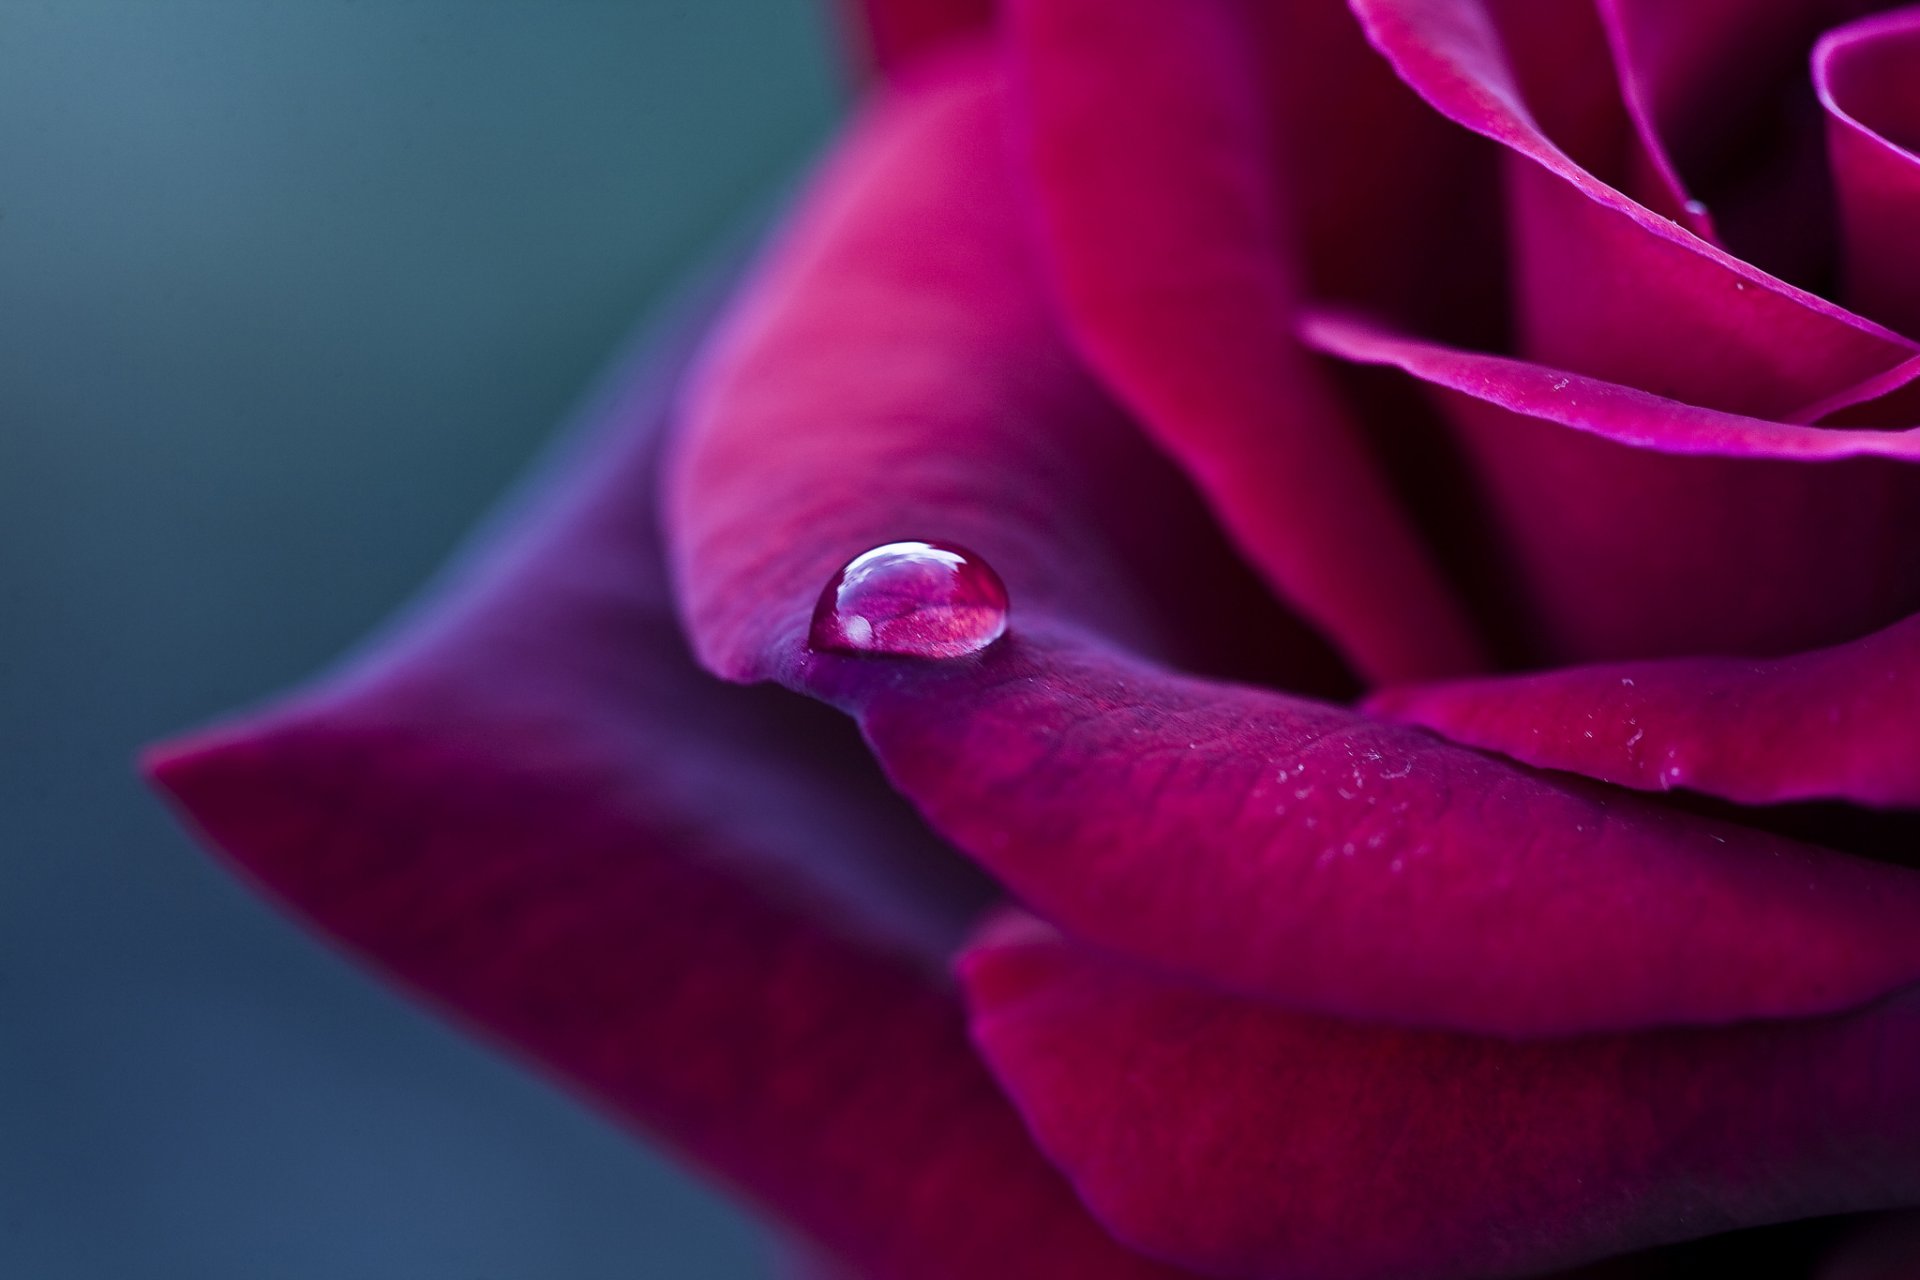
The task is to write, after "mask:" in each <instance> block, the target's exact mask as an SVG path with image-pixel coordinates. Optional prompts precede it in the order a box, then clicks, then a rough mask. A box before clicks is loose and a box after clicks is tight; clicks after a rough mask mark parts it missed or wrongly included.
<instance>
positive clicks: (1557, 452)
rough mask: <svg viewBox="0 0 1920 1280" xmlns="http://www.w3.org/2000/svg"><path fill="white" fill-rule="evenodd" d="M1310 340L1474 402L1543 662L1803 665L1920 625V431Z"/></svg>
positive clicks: (1477, 432) (1442, 350)
mask: <svg viewBox="0 0 1920 1280" xmlns="http://www.w3.org/2000/svg"><path fill="white" fill-rule="evenodd" d="M1302 336H1303V338H1304V339H1305V340H1306V341H1307V342H1308V343H1309V344H1310V345H1312V346H1314V347H1316V348H1317V349H1319V350H1321V351H1325V352H1328V353H1329V354H1333V355H1337V356H1339V357H1341V358H1342V359H1346V360H1353V361H1358V362H1361V363H1365V364H1376V365H1387V366H1391V367H1394V368H1398V369H1402V370H1404V371H1406V372H1408V373H1410V374H1412V375H1413V376H1414V377H1416V378H1418V379H1420V380H1421V381H1423V382H1425V383H1427V384H1428V385H1430V386H1433V387H1437V388H1442V389H1444V390H1445V391H1446V392H1448V393H1458V394H1449V395H1447V396H1446V397H1445V407H1446V409H1447V411H1448V414H1449V417H1450V418H1451V419H1452V421H1453V423H1454V426H1455V428H1456V431H1457V433H1458V435H1459V436H1460V438H1461V440H1462V442H1463V444H1464V445H1465V446H1466V448H1467V451H1468V453H1469V455H1470V456H1471V457H1472V458H1473V460H1474V466H1475V471H1476V473H1477V475H1478V476H1479V478H1480V481H1481V483H1482V485H1483V486H1484V487H1483V490H1482V498H1481V501H1482V502H1483V503H1484V505H1485V509H1486V513H1487V518H1488V519H1489V520H1490V522H1491V523H1492V525H1493V528H1494V531H1495V533H1494V537H1493V543H1494V546H1495V548H1496V551H1495V552H1494V553H1493V554H1496V555H1498V556H1500V557H1502V558H1503V560H1502V564H1503V568H1504V570H1505V572H1506V574H1507V575H1508V576H1507V580H1508V581H1509V583H1510V584H1511V588H1510V591H1511V596H1512V598H1513V599H1514V600H1515V601H1516V603H1517V605H1518V609H1519V611H1520V613H1521V616H1522V627H1523V630H1524V631H1525V632H1526V634H1527V638H1528V640H1529V642H1530V651H1531V653H1532V654H1533V656H1534V657H1535V658H1536V659H1537V660H1544V661H1550V662H1565V661H1574V662H1580V661H1600V660H1612V659H1621V658H1642V657H1664V656H1672V655H1680V654H1695V653H1738V654H1779V653H1789V652H1794V651H1797V650H1800V649H1805V648H1810V647H1813V646H1816V645H1824V644H1832V643H1835V642H1837V641H1841V640H1846V639H1851V638H1853V637H1856V636H1859V635H1862V634H1864V633H1866V632H1868V631H1872V630H1874V629H1875V628H1877V627H1882V626H1885V625H1887V624H1888V623H1890V622H1892V621H1894V620H1895V619H1897V618H1901V617H1904V616H1905V615H1907V614H1909V613H1912V612H1914V611H1915V610H1916V609H1920V559H1916V558H1915V557H1913V556H1910V555H1907V554H1905V553H1904V550H1903V549H1904V548H1905V547H1906V546H1907V545H1908V544H1909V543H1910V542H1911V541H1912V539H1913V537H1914V535H1915V533H1916V531H1920V523H1917V521H1916V516H1915V512H1916V511H1920V468H1916V467H1915V466H1914V465H1913V463H1914V462H1915V461H1916V460H1920V431H1916V430H1907V431H1867V430H1843V429H1838V428H1824V427H1810V426H1804V425H1799V424H1795V423H1791V422H1781V421H1769V420H1766V419H1761V418H1754V417H1747V416H1743V415H1739V414H1733V413H1725V412H1721V411H1717V410H1713V409H1707V408H1702V407H1700V406H1697V405H1692V404H1687V403H1684V402H1681V401H1676V400H1669V399H1665V398H1662V397H1659V396H1655V395H1651V394H1649V393H1647V392H1644V391H1639V390H1636V389H1634V388H1631V387H1626V386H1621V385H1619V384H1616V383H1610V382H1606V381H1603V380H1600V379H1596V378H1592V377H1587V376H1583V375H1581V374H1579V373H1577V372H1574V371H1571V370H1566V369H1560V368H1555V367H1549V366H1546V365H1542V364H1535V363H1532V362H1529V361H1525V360H1515V359H1511V358H1507V357H1501V356H1490V355H1483V354H1479V353H1474V352H1467V351H1460V350H1455V349H1452V348H1448V347H1443V346H1440V345H1438V344H1435V343H1430V342H1423V341H1419V340H1416V339H1413V338H1407V337H1403V336H1401V335H1398V334H1395V333H1392V332H1389V331H1387V330H1385V329H1383V328H1381V327H1379V326H1378V325H1374V324H1371V323H1369V322H1366V321H1364V320H1357V319H1353V318H1351V317H1345V316H1339V315H1333V314H1320V315H1315V316H1312V317H1309V318H1308V320H1307V321H1306V323H1305V324H1304V325H1303V327H1302ZM1564 428H1572V430H1570V431H1569V430H1565V429H1564ZM1845 459H1852V460H1851V461H1840V460H1845ZM1813 461H1820V462H1821V463H1822V465H1819V466H1811V465H1808V463H1810V462H1813Z"/></svg>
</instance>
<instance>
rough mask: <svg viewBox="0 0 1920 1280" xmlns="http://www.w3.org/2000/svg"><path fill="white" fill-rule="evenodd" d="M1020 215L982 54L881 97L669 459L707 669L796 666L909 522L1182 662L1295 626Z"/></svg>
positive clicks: (1269, 639)
mask: <svg viewBox="0 0 1920 1280" xmlns="http://www.w3.org/2000/svg"><path fill="white" fill-rule="evenodd" d="M1027 230H1028V228H1027V226H1026V224H1025V223H1024V221H1023V220H1022V218H1021V210H1020V208H1019V207H1018V205H1017V204H1016V203H1015V201H1014V198H1013V194H1012V192H1011V190H1010V184H1009V180H1008V173H1007V164H1006V158H1005V154H1004V151H1003V129H1002V121H1001V98H1000V88H999V83H998V66H997V62H996V60H995V57H994V55H992V54H991V53H989V52H983V51H978V50H976V51H974V52H973V53H972V54H970V55H966V56H964V57H959V58H957V59H955V60H950V61H949V62H948V64H947V65H946V67H945V69H944V70H943V71H942V72H940V74H938V75H936V74H935V73H934V72H933V70H931V69H930V70H929V72H928V73H927V74H926V75H923V76H922V77H920V78H919V79H918V80H917V81H916V83H915V85H914V86H913V87H912V88H911V89H909V90H902V91H900V92H896V93H894V94H892V95H889V96H886V97H883V98H882V99H880V100H879V101H878V102H877V103H876V104H875V106H874V107H873V109H872V110H870V111H869V112H868V114H867V115H866V117H865V118H864V119H863V120H862V121H861V122H860V123H859V124H857V125H856V127H855V128H854V129H853V131H852V133H851V136H850V137H849V139H848V141H847V142H846V143H845V145H843V146H842V147H841V148H840V150H839V151H838V152H837V154H836V155H835V156H834V157H833V158H832V159H831V161H830V162H829V164H828V165H827V167H826V171H825V172H824V173H823V175H822V176H821V178H820V179H819V181H818V182H817V183H816V184H815V186H814V189H813V192H812V194H811V195H810V197H809V198H808V199H807V200H806V201H805V202H804V204H803V207H802V208H801V209H800V211H799V212H798V214H797V215H796V216H795V217H794V218H793V219H792V220H791V221H790V222H789V224H788V227H787V230H786V233H785V234H784V236H783V237H782V238H781V241H780V243H779V244H778V245H777V246H776V249H775V251H774V252H773V253H771V254H770V255H769V256H768V257H767V259H766V260H765V262H764V263H763V264H762V266H761V268H760V270H759V273H758V278H757V280H756V281H755V284H754V287H753V288H752V289H751V290H750V291H749V292H748V294H747V295H745V296H744V297H743V299H742V300H741V302H740V303H739V305H738V306H737V307H736V309H735V312H734V314H733V316H732V317H731V319H730V320H729V322H728V324H727V326H726V332H725V333H723V334H722V335H721V336H720V337H719V338H718V339H717V340H716V341H715V342H714V344H713V346H712V349H711V350H710V352H709V354H708V356H707V358H706V367H705V371H704V374H703V376H702V377H701V378H700V379H699V381H698V384H697V385H696V386H695V387H694V388H692V390H691V392H690V394H689V397H688V414H687V417H688V420H687V424H686V429H685V431H684V433H683V439H682V441H681V443H680V445H679V446H678V449H677V456H676V458H675V459H674V462H673V465H672V467H671V470H670V474H669V489H668V495H667V496H668V502H669V513H670V514H669V528H670V530H671V533H672V551H673V554H674V557H675V560H676V564H677V566H678V573H677V579H678V584H679V589H680V593H681V598H682V600H683V602H684V605H685V609H686V613H687V617H688V619H689V622H690V631H691V633H692V635H693V638H694V642H695V646H696V648H697V650H698V651H699V653H700V654H701V657H702V659H703V661H704V662H706V664H707V665H708V666H709V667H710V668H711V669H712V670H715V671H717V672H719V673H721V674H723V675H725V676H727V677H728V678H730V679H738V680H753V679H762V678H766V677H769V676H785V675H786V674H787V668H788V667H790V666H791V665H792V663H793V661H794V660H795V655H797V654H798V653H800V651H801V643H802V641H803V639H804V636H805V632H806V626H807V619H808V615H809V612H810V610H811V609H812V607H813V604H814V602H815V600H816V599H817V597H818V596H819V594H820V591H821V588H822V587H823V586H824V585H825V584H826V582H827V579H828V578H829V577H830V576H831V575H832V574H833V573H834V572H835V571H836V570H838V569H839V568H840V567H841V566H842V565H844V564H845V563H846V562H847V561H849V560H850V559H852V558H853V557H854V556H856V555H858V554H859V553H861V552H864V551H866V550H868V549H870V548H873V547H876V546H880V545H883V544H886V543H890V542H898V541H902V540H909V539H920V540H924V539H933V540H936V541H942V542H949V543H956V544H959V545H961V546H965V547H967V548H970V549H971V550H973V551H975V552H977V553H979V554H980V555H981V556H983V557H984V558H985V560H986V561H987V563H988V564H990V565H991V566H992V567H993V568H994V569H995V570H997V571H998V573H999V575H1000V577H1001V578H1002V579H1004V581H1005V582H1006V584H1007V586H1008V588H1009V589H1010V590H1011V592H1012V594H1013V597H1014V599H1015V600H1016V601H1018V602H1019V604H1018V607H1019V608H1021V609H1036V608H1038V609H1043V610H1046V611H1047V612H1049V613H1051V614H1053V615H1054V616H1057V617H1061V618H1071V619H1073V620H1074V621H1076V622H1078V623H1080V624H1082V625H1085V626H1088V627H1090V628H1093V629H1095V630H1098V631H1100V632H1101V633H1103V634H1107V635H1110V636H1113V637H1115V638H1117V639H1120V640H1122V641H1124V642H1125V643H1127V644H1129V645H1130V646H1133V647H1136V648H1138V649H1141V650H1143V651H1146V652H1153V653H1158V654H1163V655H1165V656H1168V657H1169V658H1170V659H1172V660H1174V661H1177V662H1181V663H1182V664H1185V665H1200V666H1203V667H1208V668H1214V667H1218V666H1221V665H1223V664H1224V665H1225V666H1228V667H1232V666H1234V665H1235V660H1234V659H1232V657H1231V655H1232V654H1234V653H1239V654H1243V655H1248V654H1250V655H1256V656H1258V657H1260V658H1263V659H1264V660H1265V669H1266V670H1268V671H1272V670H1275V663H1274V660H1275V658H1276V657H1278V656H1281V655H1285V654H1287V653H1288V651H1289V649H1290V647H1293V648H1297V647H1298V646H1297V645H1292V642H1291V640H1290V636H1297V633H1298V628H1297V627H1294V628H1290V629H1289V628H1288V626H1287V624H1286V622H1285V620H1284V619H1283V618H1282V617H1281V615H1280V612H1279V610H1278V609H1277V608H1276V607H1275V606H1274V605H1273V603H1272V601H1271V599H1270V597H1268V596H1267V595H1266V593H1265V592H1264V591H1262V590H1261V588H1260V586H1259V584H1258V582H1257V581H1256V580H1254V579H1253V578H1252V577H1251V575H1249V574H1247V573H1246V571H1245V570H1244V569H1243V568H1242V567H1241V566H1239V565H1238V563H1237V562H1236V561H1235V560H1234V558H1233V557H1232V556H1231V554H1230V553H1228V552H1227V550H1226V548H1225V547H1224V545H1223V544H1222V542H1221V541H1220V538H1219V536H1218V534H1217V532H1215V530H1214V528H1213V526H1212V523H1211V521H1210V520H1209V518H1208V517H1207V514H1206V512H1205V510H1204V508H1203V507H1202V506H1201V505H1200V504H1199V502H1198V501H1197V500H1196V499H1195V498H1194V496H1193V495H1192V493H1191V491H1190V489H1188V488H1187V487H1186V485H1185V484H1184V482H1183V481H1182V479H1181V477H1180V476H1179V473H1178V471H1177V469H1176V468H1174V467H1172V466H1171V465H1170V464H1169V463H1168V462H1167V461H1166V459H1165V458H1164V457H1163V456H1161V455H1160V454H1158V453H1157V452H1156V451H1154V450H1153V449H1152V448H1151V447H1150V446H1149V445H1147V444H1146V442H1145V441H1144V440H1143V439H1142V438H1141V437H1140V435H1139V433H1138V432H1137V431H1136V430H1134V429H1133V427H1132V425H1131V424H1130V423H1129V422H1127V420H1126V419H1125V417H1124V416H1123V415H1122V414H1121V413H1119V411H1118V410H1117V409H1116V408H1115V407H1114V406H1113V405H1112V403H1111V402H1110V401H1109V400H1108V399H1107V398H1106V397H1105V396H1104V395H1103V394H1102V393H1101V391H1100V389H1099V387H1098V386H1097V385H1096V384H1095V383H1094V382H1093V380H1092V379H1091V378H1090V377H1089V376H1088V375H1087V373H1086V372H1085V370H1084V369H1083V368H1082V367H1081V366H1080V365H1079V363H1078V362H1077V361H1076V360H1075V359H1074V358H1073V356H1072V353H1071V352H1070V351H1069V350H1068V349H1067V347H1066V344H1065V341H1064V339H1063V338H1062V336H1061V335H1060V333H1059V331H1058V328H1057V327H1056V325H1055V323H1054V318H1053V314H1052V312H1051V310H1050V309H1049V307H1048V306H1047V303H1046V299H1045V297H1044V296H1043V295H1042V293H1041V291H1040V288H1039V285H1038V283H1037V280H1036V276H1037V274H1038V269H1037V265H1036V263H1035V262H1034V260H1033V258H1032V254H1031V246H1030V244H1029V242H1028V236H1027ZM1320 665H1321V666H1322V667H1324V666H1325V663H1324V662H1321V664H1320ZM1281 669H1284V668H1281ZM1290 674H1291V676H1292V677H1293V678H1294V679H1296V680H1300V679H1309V678H1310V677H1311V672H1309V671H1307V670H1305V669H1303V668H1301V667H1298V666H1296V667H1294V669H1293V670H1292V671H1291V672H1290Z"/></svg>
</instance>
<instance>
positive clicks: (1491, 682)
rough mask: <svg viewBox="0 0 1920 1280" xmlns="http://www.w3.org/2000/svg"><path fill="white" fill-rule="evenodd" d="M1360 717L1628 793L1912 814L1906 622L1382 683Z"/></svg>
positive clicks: (1913, 738) (1918, 778)
mask: <svg viewBox="0 0 1920 1280" xmlns="http://www.w3.org/2000/svg"><path fill="white" fill-rule="evenodd" d="M1368 706H1369V709H1371V710H1373V711H1375V712H1377V713H1379V714H1382V715H1387V716H1391V717H1393V718H1394V719H1397V720H1402V721H1405V722H1407V723H1410V724H1418V725H1424V726H1425V727H1427V728H1429V729H1432V730H1434V731H1435V732H1438V733H1444V734H1445V735H1447V737H1449V738H1451V739H1453V740H1454V741H1455V742H1463V743H1466V744H1467V745H1469V746H1473V747H1479V748H1481V749H1483V750H1487V751H1498V752H1500V753H1501V754H1502V755H1506V756H1510V757H1512V758H1513V759H1515V760H1521V761H1525V762H1526V763H1527V764H1530V765H1535V766H1537V767H1539V768H1543V769H1563V770H1567V771H1569V772H1572V773H1580V774H1584V775H1586V776H1587V777H1590V778H1599V779H1602V780H1604V781H1606V782H1611V783H1616V784H1618V785H1620V786H1624V787H1633V788H1635V789H1637V790H1641V791H1668V790H1674V789H1677V788H1683V787H1684V788H1686V789H1687V790H1689V791H1697V792H1700V793H1702V794H1705V795H1710V796H1716V797H1718V798H1720V799H1723V800H1731V801H1733V802H1735V803H1737V804H1752V805H1767V804H1781V803H1785V802H1788V801H1797V800H1845V801H1850V802H1852V803H1855V804H1863V805H1871V806H1876V807H1881V808H1920V735H1917V734H1916V730H1915V726H1920V617H1916V618H1909V619H1907V620H1906V621H1904V622H1901V623H1897V624H1896V625H1894V626H1891V627H1888V628H1887V629H1886V630H1884V631H1880V632H1877V633H1875V634H1873V635H1871V636H1868V637H1866V638H1865V639H1863V640H1856V641H1853V642H1851V643H1849V644H1842V645H1836V646H1834V647H1833V648H1830V649H1821V650H1817V651H1814V652H1811V653H1800V654H1795V655H1793V656H1791V657H1787V658H1778V659H1771V660H1766V661H1756V660H1752V659H1739V658H1676V659H1669V660H1667V661H1663V662H1637V663H1616V664H1608V665H1603V666H1590V667H1570V668H1562V669H1559V670H1554V671H1542V672H1538V673H1535V674H1530V675H1520V676H1509V677H1504V678H1497V679H1485V680H1465V681H1458V682H1454V683H1447V684H1436V685H1426V686H1413V687H1408V688H1402V689H1391V690H1387V691H1385V692H1383V693H1379V694H1376V695H1374V697H1373V698H1372V699H1371V700H1370V701H1369V703H1368Z"/></svg>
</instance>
